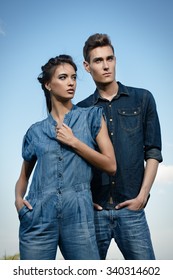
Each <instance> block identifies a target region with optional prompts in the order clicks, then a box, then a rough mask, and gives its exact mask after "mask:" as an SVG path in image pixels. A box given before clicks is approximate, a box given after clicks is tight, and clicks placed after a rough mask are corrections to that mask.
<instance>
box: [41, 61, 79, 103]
mask: <svg viewBox="0 0 173 280" xmlns="http://www.w3.org/2000/svg"><path fill="white" fill-rule="evenodd" d="M76 76H77V75H76V72H75V70H74V68H73V66H72V65H71V64H68V63H64V64H62V65H58V66H57V68H56V70H55V73H54V74H53V76H52V79H51V80H50V82H49V83H47V84H46V85H45V86H46V88H47V89H48V90H49V91H50V94H51V95H52V97H55V98H56V99H58V100H59V101H67V100H70V99H72V98H73V97H74V94H75V90H76Z"/></svg>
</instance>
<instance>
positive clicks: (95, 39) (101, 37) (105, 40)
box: [83, 33, 114, 62]
mask: <svg viewBox="0 0 173 280" xmlns="http://www.w3.org/2000/svg"><path fill="white" fill-rule="evenodd" d="M105 46H110V47H111V48H112V51H113V53H114V47H113V46H112V43H111V40H110V38H109V36H108V35H107V34H101V33H96V34H93V35H91V36H90V37H89V38H88V39H87V40H86V42H85V45H84V47H83V56H84V59H85V60H86V61H87V62H90V52H91V51H92V50H93V49H95V48H97V47H105Z"/></svg>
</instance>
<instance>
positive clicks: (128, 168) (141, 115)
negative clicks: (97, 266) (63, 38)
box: [77, 33, 162, 260]
mask: <svg viewBox="0 0 173 280" xmlns="http://www.w3.org/2000/svg"><path fill="white" fill-rule="evenodd" d="M83 55H84V59H85V61H84V67H85V69H86V71H87V72H88V73H90V74H91V76H92V78H93V80H94V82H95V84H96V87H97V88H96V90H95V92H94V94H92V95H90V96H89V97H88V98H86V99H85V100H83V101H81V102H79V103H78V104H77V105H78V106H81V107H88V106H91V105H95V106H102V107H103V108H104V112H105V114H106V117H107V125H108V130H109V135H110V137H111V140H112V143H113V145H114V148H115V151H116V158H117V173H116V175H115V176H108V175H107V174H106V173H104V172H100V171H99V170H95V171H94V178H93V180H92V194H93V202H94V204H95V226H96V235H97V242H98V247H99V252H100V257H101V259H105V258H106V254H107V251H108V248H109V245H110V242H111V239H112V238H114V240H115V242H116V243H117V246H118V248H119V249H120V251H121V253H122V254H123V256H124V258H125V259H127V260H132V259H133V260H152V259H155V254H154V250H153V246H152V242H151V238H150V231H149V228H148V224H147V221H146V217H145V212H144V207H145V206H146V203H147V201H148V198H149V195H150V194H149V193H150V189H151V187H152V184H153V182H154V179H155V176H156V173H157V168H158V164H159V162H161V161H162V155H161V133H160V124H159V119H158V115H157V111H156V104H155V100H154V98H153V96H152V94H151V93H150V92H149V91H148V90H145V89H139V88H134V87H128V86H124V85H123V84H121V83H120V82H117V81H116V79H115V68H116V67H115V66H116V58H115V55H114V47H113V46H112V44H111V41H110V39H109V37H108V36H107V35H106V34H98V33H97V34H94V35H92V36H90V37H89V38H88V39H87V41H86V42H85V46H84V49H83Z"/></svg>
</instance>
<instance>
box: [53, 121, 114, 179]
mask: <svg viewBox="0 0 173 280" xmlns="http://www.w3.org/2000/svg"><path fill="white" fill-rule="evenodd" d="M56 133H57V139H58V140H59V141H60V142H62V143H63V144H66V145H68V146H70V147H72V148H73V149H74V150H75V152H76V153H77V154H78V155H80V156H81V157H83V158H84V159H86V160H87V161H88V162H89V163H90V164H92V165H93V166H95V167H97V168H99V169H101V170H102V171H105V172H107V173H108V174H109V175H112V176H113V175H114V174H115V172H116V159H115V153H114V149H113V146H112V143H111V140H110V138H109V135H108V131H107V126H106V123H105V120H104V119H103V118H102V124H101V129H100V131H99V133H98V135H97V137H96V142H97V144H98V147H99V150H100V152H97V151H95V150H93V149H92V148H90V147H89V146H88V145H86V144H85V143H83V142H81V141H80V140H79V139H78V138H76V137H75V136H74V134H73V132H72V130H71V128H70V127H68V126H67V125H66V124H62V126H61V128H57V129H56Z"/></svg>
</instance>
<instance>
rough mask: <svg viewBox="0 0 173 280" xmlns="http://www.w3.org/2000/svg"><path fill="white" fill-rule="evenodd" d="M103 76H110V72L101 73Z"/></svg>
mask: <svg viewBox="0 0 173 280" xmlns="http://www.w3.org/2000/svg"><path fill="white" fill-rule="evenodd" d="M103 76H104V77H109V76H111V72H106V73H103Z"/></svg>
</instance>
